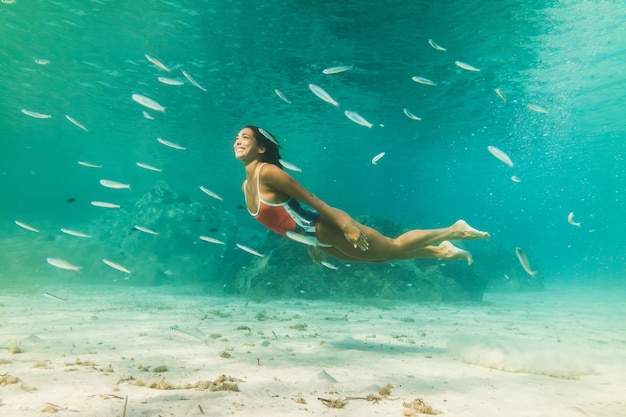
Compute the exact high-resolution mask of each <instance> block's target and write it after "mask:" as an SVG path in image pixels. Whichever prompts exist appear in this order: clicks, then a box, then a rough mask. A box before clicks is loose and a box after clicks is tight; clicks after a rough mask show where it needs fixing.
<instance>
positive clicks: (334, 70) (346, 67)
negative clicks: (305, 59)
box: [322, 65, 354, 74]
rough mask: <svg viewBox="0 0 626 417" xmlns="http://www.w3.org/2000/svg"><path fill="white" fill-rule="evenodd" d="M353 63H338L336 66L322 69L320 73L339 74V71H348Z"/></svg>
mask: <svg viewBox="0 0 626 417" xmlns="http://www.w3.org/2000/svg"><path fill="white" fill-rule="evenodd" d="M353 67H354V66H353V65H339V66H336V67H330V68H326V69H323V70H322V74H339V73H340V72H344V71H349V70H351V69H352V68H353Z"/></svg>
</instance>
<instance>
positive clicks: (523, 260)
mask: <svg viewBox="0 0 626 417" xmlns="http://www.w3.org/2000/svg"><path fill="white" fill-rule="evenodd" d="M427 43H428V44H429V45H430V46H431V48H433V49H434V50H435V51H438V52H445V53H448V52H447V51H448V49H447V48H445V47H442V46H441V45H439V44H438V43H437V42H435V41H434V40H433V39H428V40H427ZM144 57H145V59H146V60H147V61H148V62H149V63H150V64H152V65H153V66H154V67H155V68H157V69H158V70H160V71H163V72H165V73H167V74H168V75H167V76H158V77H156V79H157V81H158V82H159V83H161V84H164V85H167V86H172V87H181V86H184V85H185V84H186V82H187V83H189V84H191V85H192V86H194V87H195V88H197V89H199V90H201V91H202V92H207V91H208V89H207V88H205V87H204V86H203V85H202V84H200V82H198V81H197V80H196V79H195V78H194V77H193V76H192V75H191V74H190V73H189V72H187V71H186V70H176V68H177V66H172V67H170V66H168V65H166V64H165V63H164V62H163V61H161V60H160V59H158V58H156V57H154V56H151V55H149V54H144ZM35 63H36V64H37V65H42V66H47V65H50V64H51V62H50V61H49V60H47V59H43V58H35ZM450 63H451V64H454V65H456V67H458V68H460V69H462V70H464V71H468V72H480V71H481V69H480V68H478V67H476V66H474V65H472V64H468V63H466V62H464V61H460V60H451V61H450ZM354 68H355V66H354V65H353V64H348V65H335V66H329V67H326V68H324V69H323V70H322V74H324V75H332V76H333V77H344V76H346V75H345V74H343V73H346V72H351V73H355V75H354V76H358V71H357V70H354ZM176 71H180V72H179V75H180V76H177V75H176ZM411 80H412V81H413V82H415V83H417V84H421V85H425V86H429V87H434V88H437V86H438V84H439V82H435V81H433V80H431V79H430V78H427V77H424V76H422V75H414V76H412V77H411ZM332 85H336V84H332ZM308 88H309V90H310V91H311V92H312V93H313V94H314V95H315V96H316V97H317V98H319V99H320V100H322V101H324V102H326V103H328V104H330V105H332V106H334V107H340V104H339V102H338V101H337V100H336V99H335V98H334V97H333V95H331V93H329V92H328V91H327V90H326V89H325V88H323V87H321V86H320V85H318V84H314V83H309V84H308ZM138 90H139V89H138ZM492 91H495V93H496V95H497V96H498V97H499V98H500V99H501V101H502V104H503V105H504V104H507V101H508V100H507V97H506V95H505V93H504V91H503V89H502V88H500V87H497V88H495V89H494V90H492ZM273 92H274V94H275V95H276V96H277V97H278V98H279V99H280V100H282V101H283V102H284V103H285V104H288V105H291V104H292V100H290V99H288V98H287V96H286V95H285V94H284V93H283V92H282V90H280V89H278V88H274V89H273ZM333 94H337V96H339V97H342V95H341V92H340V91H334V92H333ZM129 96H130V99H131V100H132V101H134V102H135V103H136V104H138V105H139V106H141V108H143V111H142V115H143V117H144V118H146V119H148V120H154V117H155V116H153V115H152V114H150V113H149V112H148V110H150V111H153V112H157V113H163V114H164V113H166V107H165V106H164V105H163V104H161V103H160V102H158V101H157V100H155V99H154V98H152V97H151V94H150V93H149V92H144V91H133V92H130V93H129ZM127 97H128V96H127ZM342 99H343V100H345V101H349V99H348V98H345V97H342ZM165 104H167V103H165ZM29 106H30V104H29ZM526 107H527V109H529V110H531V111H532V112H535V113H540V114H544V115H547V114H549V111H548V110H547V109H545V108H544V107H542V106H540V105H538V104H534V103H527V104H526ZM34 108H36V106H34ZM20 112H21V113H22V114H24V115H26V116H29V117H31V118H33V119H40V120H46V119H51V118H53V117H56V116H54V115H53V114H49V113H46V112H42V111H39V110H32V109H30V108H21V109H20ZM402 112H403V114H404V115H405V116H406V117H407V118H408V119H410V120H413V121H421V120H422V118H421V117H418V116H416V115H415V114H414V113H412V112H411V111H410V110H409V109H408V108H403V109H402ZM343 113H344V115H345V117H346V118H347V119H348V120H350V121H351V122H353V123H355V124H357V125H359V126H363V127H367V128H370V129H371V128H372V127H373V126H374V123H372V122H370V121H369V120H368V119H366V118H365V117H364V116H362V115H361V114H360V113H359V112H357V111H356V110H343ZM64 117H65V119H66V120H67V121H68V122H69V123H71V124H72V125H74V126H75V127H76V128H78V129H80V130H82V131H83V132H85V133H89V132H90V130H89V129H88V128H87V127H86V125H85V124H83V123H82V122H81V121H79V120H78V119H76V118H75V117H74V116H70V115H69V114H64ZM380 126H384V125H383V124H380ZM156 141H157V142H158V143H160V144H161V145H163V146H165V147H168V148H171V149H173V150H178V151H185V150H187V147H186V146H184V145H182V144H180V143H178V142H175V141H171V140H168V139H163V138H161V137H158V138H156ZM487 150H488V151H489V153H491V155H492V156H494V157H495V158H497V159H498V160H499V161H501V162H502V163H504V164H506V165H507V166H509V167H511V168H512V167H514V163H513V161H512V159H511V158H510V156H509V155H508V154H507V153H505V152H504V151H503V150H501V149H500V148H498V147H496V146H493V145H489V146H487ZM384 156H385V152H380V153H378V154H377V155H376V156H374V157H373V158H372V160H371V163H372V165H377V164H378V162H379V161H380V160H381V158H383V157H384ZM77 163H78V164H79V165H80V166H83V167H85V168H91V169H102V168H104V165H103V164H101V163H98V162H88V161H77ZM280 163H281V164H282V166H283V167H285V168H287V169H289V170H291V171H295V172H301V171H302V170H301V169H300V168H299V167H298V166H296V165H294V164H292V163H290V162H288V161H285V160H281V161H280ZM136 166H137V167H139V168H142V169H144V170H148V171H153V172H157V173H160V172H163V170H162V169H161V168H158V167H155V166H153V165H151V164H149V163H146V162H137V163H136ZM511 180H512V181H513V182H516V183H517V182H520V181H521V180H520V179H519V178H518V177H517V176H515V175H513V176H511ZM99 183H100V185H101V186H102V187H105V188H109V189H113V190H128V191H131V192H132V189H131V184H130V183H128V182H123V181H117V180H111V179H107V178H103V179H101V180H100V181H99ZM199 188H200V190H201V191H202V192H203V193H204V194H206V195H208V196H209V197H211V198H213V199H215V200H218V201H223V198H222V197H221V196H219V195H218V194H217V193H215V192H214V191H212V190H210V189H208V188H207V187H205V186H203V185H200V186H199ZM90 204H91V205H92V206H94V207H99V208H105V209H120V208H122V205H121V204H119V203H116V202H114V201H113V202H111V201H102V200H93V201H91V203H90ZM567 221H568V223H569V224H571V225H573V226H576V227H580V222H576V221H574V220H573V213H572V212H570V214H569V215H568V217H567ZM15 224H16V225H17V226H19V227H20V228H22V229H24V230H27V231H29V232H34V233H39V232H40V229H39V228H38V227H36V226H34V225H31V224H28V223H25V222H23V221H22V220H15ZM133 228H134V230H137V231H140V232H142V233H144V234H148V235H152V236H158V235H159V233H158V232H157V231H154V230H152V229H150V228H147V227H145V226H140V225H134V226H133ZM59 230H60V231H61V232H62V233H64V234H66V235H69V236H73V237H77V238H83V239H90V238H93V236H92V235H91V234H88V233H85V232H81V231H77V230H73V229H69V228H60V229H59ZM290 237H291V238H292V239H294V240H296V241H299V242H301V243H307V242H305V241H304V240H303V239H302V238H301V237H300V236H299V235H298V236H290ZM199 239H200V240H201V241H204V242H208V243H213V244H217V245H225V244H226V243H225V242H224V241H222V240H220V239H217V238H213V237H210V236H199ZM307 244H308V243H307ZM235 246H236V247H237V248H238V249H240V250H242V251H244V252H247V253H249V254H251V255H254V256H258V257H263V256H264V255H263V254H261V253H260V252H258V251H257V250H255V249H252V248H251V247H249V246H246V245H243V244H240V243H236V244H235ZM515 253H516V256H517V258H518V261H519V262H520V264H521V266H522V267H523V269H524V270H525V271H526V272H527V273H528V274H529V275H530V276H533V277H534V276H535V274H536V271H533V270H531V268H530V264H529V261H528V257H527V256H526V254H525V253H524V251H523V250H522V249H521V248H519V247H518V248H516V249H515ZM46 261H47V263H48V264H49V265H51V266H53V267H55V268H59V269H63V270H69V271H75V272H80V271H81V269H82V267H81V266H77V265H75V264H73V263H71V262H70V261H67V260H65V259H61V258H57V257H48V258H46ZM102 262H103V263H104V264H105V265H107V266H108V267H110V268H112V269H114V270H117V271H119V272H122V273H124V274H126V278H127V279H128V277H129V276H130V275H131V270H130V269H128V268H127V267H126V266H123V265H121V264H120V263H117V262H115V261H112V260H110V259H107V258H104V259H102ZM322 265H324V266H325V267H327V268H330V269H333V270H334V269H337V267H336V266H334V265H332V264H329V263H322ZM44 295H45V296H47V297H48V298H51V299H56V300H57V301H65V300H62V299H60V298H58V297H56V296H53V295H51V294H49V293H44Z"/></svg>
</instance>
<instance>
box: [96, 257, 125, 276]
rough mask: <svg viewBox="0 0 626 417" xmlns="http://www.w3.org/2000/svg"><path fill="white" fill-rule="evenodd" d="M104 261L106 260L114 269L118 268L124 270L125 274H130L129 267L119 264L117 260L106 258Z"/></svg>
mask: <svg viewBox="0 0 626 417" xmlns="http://www.w3.org/2000/svg"><path fill="white" fill-rule="evenodd" d="M102 262H104V263H105V264H107V265H108V266H110V267H111V268H113V269H117V270H118V271H120V272H124V273H125V274H130V271H129V270H128V269H126V268H124V267H123V266H122V265H120V264H118V263H117V262H113V261H110V260H108V259H106V258H104V259H102Z"/></svg>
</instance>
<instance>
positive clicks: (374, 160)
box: [372, 152, 385, 165]
mask: <svg viewBox="0 0 626 417" xmlns="http://www.w3.org/2000/svg"><path fill="white" fill-rule="evenodd" d="M383 156H385V153H384V152H381V153H379V154H378V155H376V156H375V157H373V158H372V165H376V164H377V163H378V161H380V159H381V158H382V157H383Z"/></svg>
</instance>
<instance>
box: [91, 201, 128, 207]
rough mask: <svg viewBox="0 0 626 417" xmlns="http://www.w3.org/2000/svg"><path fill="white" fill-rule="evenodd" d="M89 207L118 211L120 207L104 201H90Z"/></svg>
mask: <svg viewBox="0 0 626 417" xmlns="http://www.w3.org/2000/svg"><path fill="white" fill-rule="evenodd" d="M91 205H92V206H95V207H102V208H110V209H118V208H120V207H121V206H120V205H119V204H114V203H107V202H106V201H92V202H91Z"/></svg>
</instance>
